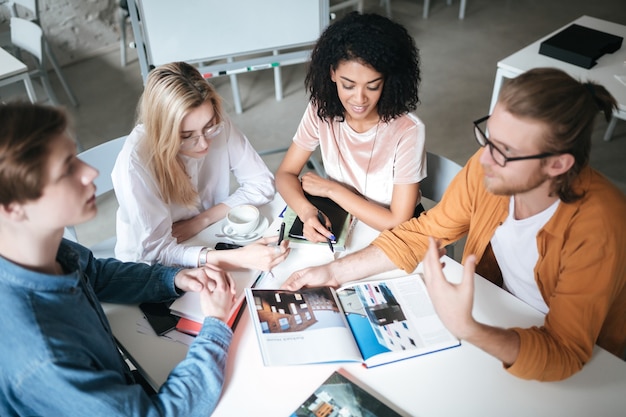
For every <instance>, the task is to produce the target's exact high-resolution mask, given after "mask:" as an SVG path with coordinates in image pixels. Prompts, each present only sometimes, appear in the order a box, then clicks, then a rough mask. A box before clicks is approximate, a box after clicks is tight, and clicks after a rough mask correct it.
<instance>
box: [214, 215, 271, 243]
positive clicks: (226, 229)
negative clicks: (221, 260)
mask: <svg viewBox="0 0 626 417" xmlns="http://www.w3.org/2000/svg"><path fill="white" fill-rule="evenodd" d="M269 225H270V224H269V221H268V220H267V219H266V218H265V217H262V218H261V219H260V220H259V225H258V226H257V227H256V229H254V230H253V231H252V232H250V233H247V234H245V235H243V236H240V235H238V234H236V233H235V232H234V231H233V229H232V227H230V226H229V225H228V222H227V221H226V220H224V224H223V225H222V233H224V234H225V235H226V236H227V237H228V239H230V240H232V241H233V242H236V243H245V242H252V241H253V240H257V239H260V238H261V237H262V236H263V232H265V230H266V229H267V227H268V226H269ZM248 235H250V236H248ZM244 236H246V237H244Z"/></svg>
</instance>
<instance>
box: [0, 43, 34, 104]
mask: <svg viewBox="0 0 626 417" xmlns="http://www.w3.org/2000/svg"><path fill="white" fill-rule="evenodd" d="M19 80H22V81H23V82H24V86H25V87H26V92H27V93H28V98H29V100H30V102H31V103H35V102H36V101H37V96H36V95H35V89H34V88H33V83H32V82H31V80H30V76H29V75H28V67H27V66H26V65H25V64H24V63H23V62H22V61H20V60H19V59H17V58H15V57H14V56H13V55H11V54H10V53H8V52H7V51H5V50H4V49H2V48H0V87H1V86H3V85H8V84H12V83H14V82H16V81H19Z"/></svg>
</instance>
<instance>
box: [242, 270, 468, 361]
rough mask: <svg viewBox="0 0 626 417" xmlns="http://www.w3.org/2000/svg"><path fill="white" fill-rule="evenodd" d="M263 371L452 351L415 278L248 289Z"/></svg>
mask: <svg viewBox="0 0 626 417" xmlns="http://www.w3.org/2000/svg"><path fill="white" fill-rule="evenodd" d="M246 298H247V301H248V307H249V311H250V313H251V316H252V322H253V324H254V327H255V330H256V334H257V338H258V341H259V345H260V347H261V354H262V356H263V362H264V364H265V365H266V366H274V365H299V364H307V363H322V362H345V361H357V362H363V363H364V364H365V366H367V367H372V366H377V365H382V364H385V363H389V362H395V361H398V360H402V359H406V358H410V357H414V356H419V355H424V354H426V353H431V352H435V351H438V350H442V349H448V348H451V347H455V346H459V345H460V341H459V340H458V339H457V338H455V337H454V336H453V335H452V334H451V333H450V332H449V331H448V330H447V329H446V328H445V327H444V325H443V323H441V321H440V320H439V317H438V316H437V314H436V313H435V310H434V308H433V306H432V303H431V301H430V298H429V297H428V293H427V292H426V287H425V286H424V283H423V281H422V278H421V276H420V275H418V274H413V275H407V276H404V277H399V278H389V279H383V280H380V281H361V282H355V283H350V284H347V285H344V286H342V287H341V288H339V289H337V290H335V289H333V288H330V287H320V288H303V289H301V290H298V291H285V290H275V289H274V290H268V289H256V288H252V289H250V288H247V289H246Z"/></svg>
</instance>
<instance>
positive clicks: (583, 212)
mask: <svg viewBox="0 0 626 417" xmlns="http://www.w3.org/2000/svg"><path fill="white" fill-rule="evenodd" d="M481 151H482V150H480V151H479V152H477V153H476V154H475V155H474V156H473V157H472V158H471V159H470V160H469V162H468V163H467V164H466V166H465V167H464V168H463V170H462V171H461V172H460V173H459V174H458V175H457V176H456V178H455V179H454V180H453V181H452V183H451V184H450V186H449V188H448V190H447V191H446V193H445V195H444V196H443V198H442V200H441V202H440V203H439V204H437V205H436V206H435V207H434V208H432V209H430V210H428V211H427V212H426V213H423V214H422V215H421V216H420V217H419V218H417V219H416V218H413V219H411V220H409V221H407V222H405V223H403V224H401V225H399V226H397V227H396V228H394V229H392V230H389V231H385V232H383V233H382V234H381V235H380V236H379V237H378V238H377V239H376V240H374V242H372V244H373V245H375V246H377V247H379V248H380V249H382V250H383V251H384V252H385V254H386V255H387V256H388V257H389V258H390V259H391V260H392V261H393V262H394V263H395V264H396V265H397V266H398V267H399V268H401V269H403V270H405V271H407V272H411V271H413V270H414V269H415V268H416V266H417V264H418V263H419V262H420V261H421V259H422V257H423V255H424V253H425V252H426V249H427V247H428V236H434V237H436V238H439V239H441V240H442V243H443V244H444V245H447V244H448V243H451V242H455V241H457V240H459V239H460V238H461V237H463V236H465V235H467V240H466V243H465V250H464V255H463V261H465V257H466V256H467V255H469V254H476V255H477V259H478V260H479V263H480V262H481V260H482V261H487V262H495V259H494V258H493V257H490V258H489V259H487V257H486V256H485V259H481V258H483V255H485V250H486V248H487V246H488V245H489V242H490V240H491V238H492V236H493V234H494V231H495V229H496V228H497V227H498V226H499V225H500V224H502V222H504V220H505V219H506V217H507V215H508V209H509V197H504V196H496V195H494V194H491V193H489V192H488V191H487V190H486V189H485V187H484V185H483V169H482V166H481V165H480V163H479V161H478V158H479V154H480V152H481ZM575 189H576V190H578V191H579V192H580V191H582V192H584V193H585V194H584V197H583V198H582V199H580V200H578V201H576V202H574V203H571V204H564V203H561V204H560V205H559V207H558V209H557V211H556V212H555V213H554V215H553V216H552V218H551V219H550V220H549V221H548V223H547V224H546V225H545V226H544V227H543V228H542V229H541V230H540V231H539V233H538V234H537V248H538V250H539V260H538V261H537V264H536V265H535V268H534V274H535V281H536V282H537V286H538V287H539V291H540V292H541V294H542V296H543V299H544V300H545V302H546V304H547V305H548V307H549V309H550V310H549V312H548V314H547V315H546V317H545V322H544V325H543V326H541V327H532V328H529V329H520V328H514V329H513V330H514V331H515V332H517V333H518V334H519V336H520V339H521V346H520V353H519V356H518V358H517V360H516V361H515V363H514V364H513V365H511V366H510V367H508V371H509V372H511V373H512V374H514V375H517V376H518V377H521V378H526V379H537V380H542V381H551V380H560V379H564V378H567V377H569V376H570V375H572V374H574V373H575V372H577V371H579V370H580V369H581V368H582V366H583V365H584V364H585V363H586V362H587V361H588V360H589V358H590V357H591V354H592V350H593V347H594V344H595V343H597V344H598V345H599V346H601V347H603V348H605V349H606V350H608V351H610V352H612V353H614V354H616V355H618V356H622V355H624V351H625V349H626V196H625V195H624V193H622V192H621V191H620V190H619V189H618V188H617V187H615V186H614V185H613V184H612V183H611V182H610V181H608V180H607V179H606V178H604V177H603V176H602V175H601V174H600V173H598V172H597V171H595V170H593V169H591V168H589V167H586V168H584V169H583V170H582V171H581V173H580V175H579V178H578V180H577V182H576V184H575Z"/></svg>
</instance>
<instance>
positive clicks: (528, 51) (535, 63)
mask: <svg viewBox="0 0 626 417" xmlns="http://www.w3.org/2000/svg"><path fill="white" fill-rule="evenodd" d="M574 23H575V24H578V25H581V26H585V27H588V28H591V29H596V30H599V31H602V32H606V33H610V34H612V35H617V36H621V37H623V38H624V39H626V26H625V25H620V24H617V23H612V22H607V21H606V20H601V19H596V18H595V17H590V16H581V17H579V18H578V19H576V20H574V21H573V22H570V23H568V24H567V25H565V26H563V27H561V28H559V29H557V30H555V31H554V32H552V33H550V34H549V35H546V36H544V37H543V38H541V39H539V40H538V41H536V42H533V43H531V44H530V45H528V46H526V47H525V48H523V49H520V50H519V51H517V52H515V53H514V54H512V55H509V56H508V57H506V58H504V59H503V60H501V61H498V67H497V70H496V78H495V81H494V85H493V93H492V95H491V105H490V106H489V113H490V114H491V112H492V111H493V108H494V107H495V105H496V102H497V100H498V94H499V93H500V88H501V87H502V83H503V82H504V79H505V78H515V77H517V76H518V75H520V74H521V73H523V72H526V71H528V70H530V69H533V68H539V67H553V68H559V69H561V70H563V71H565V72H567V73H568V74H570V75H571V76H573V77H574V78H576V79H578V80H581V81H583V82H585V81H595V82H597V83H598V84H601V85H603V86H604V87H605V88H606V89H607V90H608V91H609V92H610V93H611V94H612V95H613V97H615V100H617V103H618V109H617V110H616V111H615V112H614V114H613V118H612V120H611V123H610V124H609V127H608V128H607V131H606V134H605V136H604V140H610V138H611V136H612V134H613V129H614V128H615V123H616V122H617V119H616V118H620V119H624V120H626V85H624V84H622V83H621V82H620V81H618V79H617V78H615V76H616V75H622V76H626V65H625V62H626V40H625V41H624V42H623V43H622V47H621V48H620V49H618V50H617V51H615V52H614V53H612V54H604V55H603V56H602V57H600V58H599V59H598V61H597V64H596V65H594V66H593V67H592V68H590V69H585V68H582V67H579V66H577V65H573V64H569V63H567V62H564V61H561V60H559V59H556V58H551V57H549V56H546V55H541V54H540V53H539V46H540V45H541V42H543V41H544V40H546V39H548V38H550V37H551V36H553V35H555V34H556V33H558V32H560V31H561V30H563V29H565V28H566V27H568V26H570V25H571V24H574Z"/></svg>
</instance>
